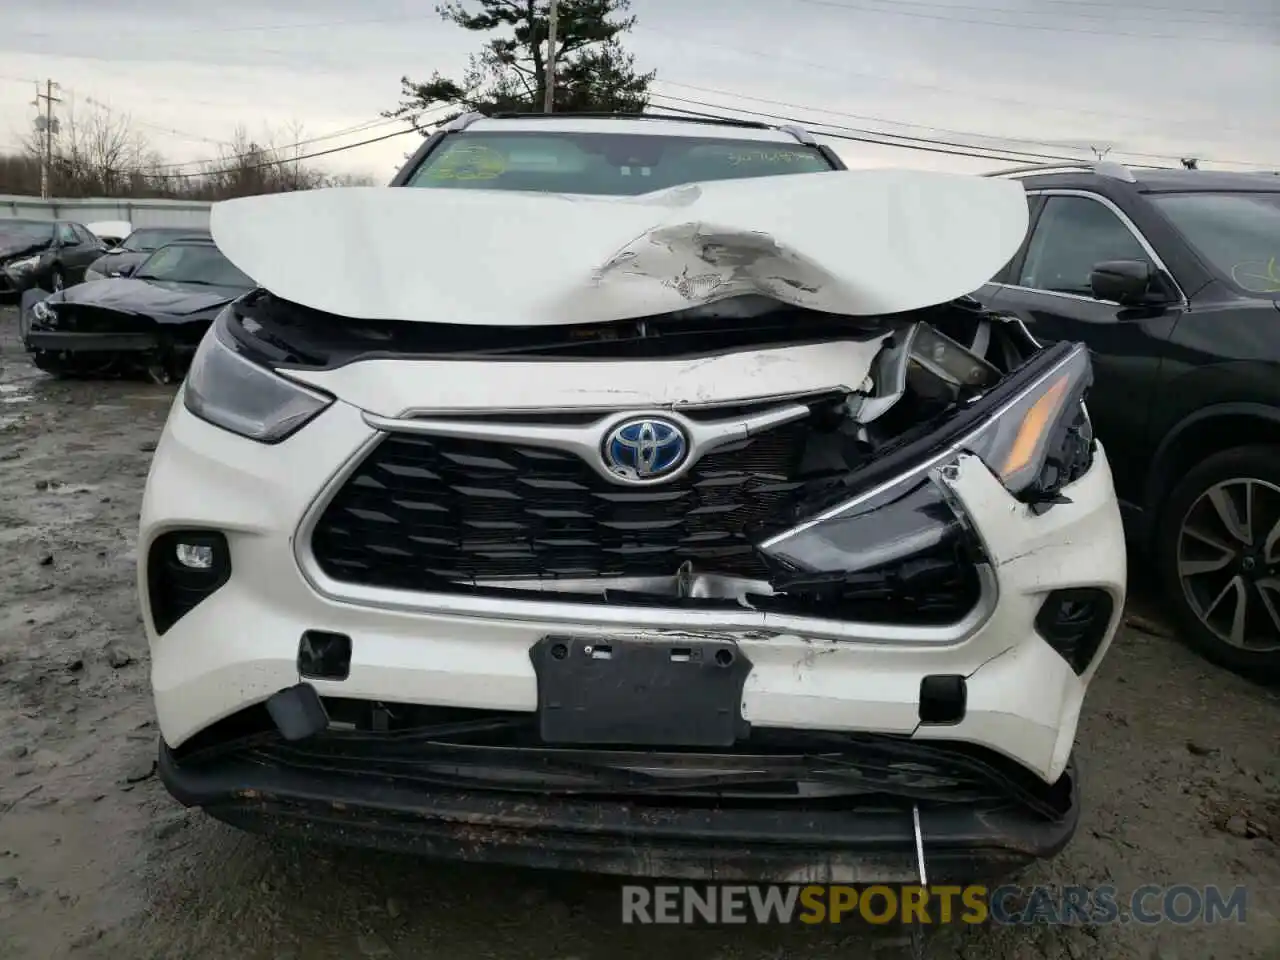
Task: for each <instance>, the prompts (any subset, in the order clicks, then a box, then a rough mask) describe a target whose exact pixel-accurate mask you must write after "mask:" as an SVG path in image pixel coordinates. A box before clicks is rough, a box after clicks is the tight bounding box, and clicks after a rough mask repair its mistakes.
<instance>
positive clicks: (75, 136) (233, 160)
mask: <svg viewBox="0 0 1280 960" xmlns="http://www.w3.org/2000/svg"><path fill="white" fill-rule="evenodd" d="M59 120H60V123H59V129H58V132H57V135H56V136H55V139H54V144H53V169H52V176H53V184H52V190H53V194H54V195H55V196H64V197H85V196H106V197H172V198H190V199H198V200H221V199H225V198H228V197H242V196H248V195H251V194H257V193H278V192H281V191H286V190H311V189H315V188H316V187H323V186H367V185H372V184H373V182H374V180H373V178H372V177H370V176H367V175H358V174H339V175H332V176H331V175H327V174H325V173H324V172H323V171H322V170H319V169H316V168H315V167H312V166H309V165H308V164H307V163H306V162H305V158H306V151H307V146H306V144H305V143H303V141H304V140H305V132H304V130H303V126H302V124H301V123H300V122H294V123H292V124H289V125H287V126H286V128H285V130H284V132H282V133H279V132H273V131H271V130H269V129H268V130H264V131H263V132H262V134H261V135H259V136H252V135H250V133H249V131H248V129H247V128H246V127H244V126H240V127H238V128H237V129H236V131H235V134H234V135H233V136H232V139H231V141H230V142H229V143H227V144H225V145H224V146H223V147H222V148H221V149H220V151H219V154H218V156H217V157H216V158H214V159H212V160H208V161H205V162H204V163H201V164H172V163H166V162H165V159H164V158H163V157H162V156H161V155H160V154H159V153H158V152H157V151H156V150H154V149H152V148H151V146H150V144H149V143H148V141H147V139H146V137H145V136H143V135H142V134H140V133H139V132H138V131H137V130H136V129H135V127H134V125H133V123H132V122H131V119H130V117H129V115H128V114H127V113H117V112H115V111H112V110H111V109H110V108H109V107H107V106H105V105H104V104H101V103H98V102H96V101H93V100H89V101H87V105H82V108H81V109H80V110H76V109H75V108H74V105H71V104H69V105H68V108H67V109H65V110H63V111H62V116H61V117H60V118H59ZM43 156H44V143H43V136H42V135H39V134H36V133H34V132H33V133H32V134H31V135H30V136H29V137H28V138H27V140H26V142H24V143H23V149H22V151H21V152H20V153H19V154H16V155H8V156H6V155H3V154H0V192H11V193H18V194H28V195H36V194H38V193H39V188H40V169H41V165H42V163H43Z"/></svg>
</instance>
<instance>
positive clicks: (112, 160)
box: [24, 102, 150, 196]
mask: <svg viewBox="0 0 1280 960" xmlns="http://www.w3.org/2000/svg"><path fill="white" fill-rule="evenodd" d="M59 120H60V122H59V124H58V130H57V133H56V134H55V135H54V138H53V156H52V161H53V162H52V168H51V170H50V175H51V178H52V188H53V190H54V191H55V192H57V193H61V194H63V195H65V196H88V195H91V194H98V195H105V196H111V195H114V194H115V193H117V192H119V190H120V189H121V188H122V187H124V186H125V185H126V184H127V183H128V181H129V178H130V173H131V172H132V171H134V170H137V169H138V168H139V167H140V166H141V165H142V163H143V160H144V158H145V157H146V156H147V154H148V152H149V149H150V147H149V145H148V143H147V138H146V137H145V136H144V135H143V134H142V133H140V132H139V131H138V130H137V129H136V128H135V127H134V126H133V124H132V122H131V121H130V118H129V115H128V114H122V113H115V112H114V111H112V110H111V109H110V108H108V107H105V106H103V105H101V104H98V103H93V102H90V103H89V104H87V105H86V106H85V107H83V108H79V109H78V108H77V107H76V106H75V105H70V106H69V107H68V109H66V110H64V111H63V115H62V117H60V118H59ZM41 141H42V137H41V136H40V135H38V134H35V133H33V134H32V135H31V136H30V137H29V138H28V141H27V143H26V144H25V145H24V146H25V151H26V152H27V153H28V154H29V155H31V156H33V157H36V158H37V159H38V158H39V157H40V155H41V153H42V151H43V149H44V146H43V143H42V142H41Z"/></svg>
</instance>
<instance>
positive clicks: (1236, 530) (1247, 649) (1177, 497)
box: [1156, 446, 1280, 678]
mask: <svg viewBox="0 0 1280 960" xmlns="http://www.w3.org/2000/svg"><path fill="white" fill-rule="evenodd" d="M1156 562H1157V564H1158V566H1159V569H1160V579H1161V581H1162V585H1163V587H1164V591H1165V594H1166V596H1167V597H1168V598H1169V600H1170V602H1171V603H1172V605H1173V609H1174V611H1175V612H1176V613H1177V615H1178V621H1179V624H1178V625H1179V627H1180V631H1181V633H1182V634H1183V636H1184V637H1185V638H1186V639H1188V640H1189V641H1190V642H1191V643H1193V644H1194V645H1195V646H1196V647H1197V648H1199V649H1200V650H1201V651H1202V652H1203V653H1204V655H1205V656H1206V657H1207V658H1208V659H1210V660H1212V661H1213V662H1214V663H1217V664H1220V665H1221V666H1224V667H1227V668H1228V669H1231V670H1234V671H1236V672H1238V673H1242V674H1245V675H1247V676H1252V677H1255V678H1261V677H1263V676H1267V677H1272V676H1278V675H1280V447H1269V446H1255V447H1237V448H1236V449H1233V450H1226V451H1223V452H1222V453H1218V454H1215V455H1214V456H1212V457H1209V458H1208V459H1207V460H1205V461H1203V462H1202V463H1200V464H1199V465H1197V466H1196V467H1195V468H1193V469H1192V470H1191V471H1190V472H1189V473H1188V474H1187V475H1186V476H1185V477H1184V478H1183V479H1182V480H1181V481H1179V482H1178V484H1177V485H1176V486H1175V487H1174V488H1173V490H1172V491H1171V492H1170V493H1169V496H1168V498H1167V499H1166V500H1165V503H1164V508H1163V509H1162V510H1161V512H1160V522H1159V527H1158V530H1157V535H1156Z"/></svg>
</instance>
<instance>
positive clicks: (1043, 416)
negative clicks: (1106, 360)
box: [965, 346, 1093, 503]
mask: <svg viewBox="0 0 1280 960" xmlns="http://www.w3.org/2000/svg"><path fill="white" fill-rule="evenodd" d="M1092 383H1093V368H1092V366H1091V364H1090V363H1089V351H1088V349H1087V348H1085V347H1084V346H1076V347H1075V348H1073V349H1072V351H1071V352H1070V353H1069V354H1067V356H1066V358H1065V359H1064V360H1062V361H1061V362H1060V363H1058V364H1057V365H1056V366H1055V367H1054V368H1053V369H1052V370H1050V371H1049V372H1048V373H1047V374H1045V375H1044V376H1043V377H1041V378H1040V379H1039V380H1037V381H1036V382H1035V383H1034V384H1032V385H1031V386H1030V387H1028V388H1027V389H1026V390H1025V391H1024V392H1023V393H1022V394H1021V395H1020V396H1018V397H1016V398H1014V399H1013V400H1011V401H1009V402H1008V403H1006V404H1005V406H1004V407H1003V408H1001V410H1000V411H999V412H998V413H997V414H996V415H995V417H994V418H993V419H992V421H991V422H990V423H988V424H987V425H986V426H984V427H982V428H981V429H980V430H978V431H977V433H975V434H974V435H973V436H972V437H970V439H969V440H968V441H967V442H966V443H965V447H966V448H967V449H968V450H969V451H970V452H972V453H974V454H976V455H977V456H979V457H981V458H982V462H983V463H985V464H986V465H987V466H988V467H989V468H990V469H991V472H992V473H994V474H995V475H996V476H997V477H999V478H1000V480H1001V481H1002V482H1003V483H1004V485H1005V487H1006V488H1007V489H1008V490H1009V492H1010V493H1012V494H1015V495H1016V496H1017V497H1018V498H1019V499H1021V500H1024V501H1026V502H1028V503H1043V502H1044V501H1046V500H1052V499H1053V498H1055V497H1056V496H1057V495H1058V492H1059V491H1060V490H1061V489H1062V488H1063V487H1065V486H1066V485H1067V484H1069V483H1071V482H1072V481H1074V480H1078V479H1079V478H1080V477H1081V476H1082V475H1084V474H1085V473H1086V472H1087V471H1088V469H1089V467H1090V465H1091V464H1092V463H1093V427H1092V425H1091V424H1090V423H1089V415H1088V414H1087V413H1086V412H1085V408H1084V395H1085V393H1086V391H1088V389H1089V387H1090V386H1091V385H1092Z"/></svg>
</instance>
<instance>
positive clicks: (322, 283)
mask: <svg viewBox="0 0 1280 960" xmlns="http://www.w3.org/2000/svg"><path fill="white" fill-rule="evenodd" d="M210 224H211V229H212V232H213V237H214V240H215V242H216V243H217V244H218V247H219V249H220V250H221V251H222V252H223V253H224V254H225V255H226V256H227V258H228V259H229V260H231V262H232V263H234V264H235V265H236V266H237V267H239V268H240V270H242V271H243V272H244V273H246V274H247V275H249V276H251V277H253V278H255V279H256V280H257V281H258V283H260V284H261V285H262V286H263V287H265V288H267V289H268V290H271V291H272V292H273V293H275V294H277V295H278V296H280V297H283V298H284V299H286V300H290V301H293V302H294V303H299V304H302V305H303V306H307V307H312V308H314V309H317V310H323V311H326V312H328V313H333V314H337V315H339V316H343V317H353V318H359V319H371V320H408V321H434V322H437V323H463V324H478V325H495V326H501V325H508V326H520V325H527V326H537V325H564V324H576V323H601V322H607V321H612V320H621V319H630V318H636V317H644V316H652V315H656V314H664V313H670V312H674V311H679V310H684V309H689V308H692V307H698V306H704V305H707V304H713V303H717V302H719V301H723V300H726V299H729V298H733V297H742V296H752V295H755V296H764V297H768V298H770V299H772V300H776V301H779V302H782V303H786V304H790V305H793V306H797V307H802V308H806V309H810V310H819V311H827V312H831V313H839V314H846V315H854V316H869V315H877V314H892V313H901V312H904V311H908V310H914V309H919V308H922V307H926V306H931V305H933V304H938V303H945V302H947V301H949V300H953V299H955V298H956V297H959V296H963V295H965V294H967V293H969V292H971V291H973V290H976V289H978V287H980V286H982V284H983V283H985V282H986V281H987V280H988V279H989V278H990V277H991V276H992V275H993V274H995V273H996V272H997V271H998V270H999V269H1000V268H1001V267H1003V266H1004V265H1005V264H1006V263H1007V262H1008V261H1009V260H1010V259H1011V258H1012V257H1013V255H1014V254H1015V253H1016V252H1017V250H1018V247H1019V246H1020V245H1021V244H1022V240H1023V237H1024V236H1025V234H1026V230H1027V202H1026V195H1025V193H1024V191H1023V189H1022V186H1021V184H1019V183H1017V182H1014V181H1008V180H999V179H991V178H983V177H970V176H963V175H959V174H946V173H932V172H925V171H912V170H859V171H832V172H830V173H812V174H805V175H802V176H775V177H759V178H754V179H749V180H732V181H720V182H713V183H701V184H688V185H685V186H681V187H675V188H672V189H670V190H665V191H661V192H657V193H651V194H644V195H641V196H638V197H583V196H565V195H554V194H532V193H518V192H503V191H488V190H432V189H413V188H391V187H356V188H350V187H348V188H333V189H326V190H307V191H299V192H296V193H280V194H272V195H269V196H256V197H243V198H240V199H236V200H227V201H224V202H222V203H219V204H216V205H215V206H214V207H213V209H212V212H211V219H210ZM440 225H447V227H446V228H444V229H441V228H440ZM335 258H337V259H338V260H340V261H341V263H342V269H338V270H317V269H316V264H317V263H322V262H326V261H330V260H333V259H335Z"/></svg>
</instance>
